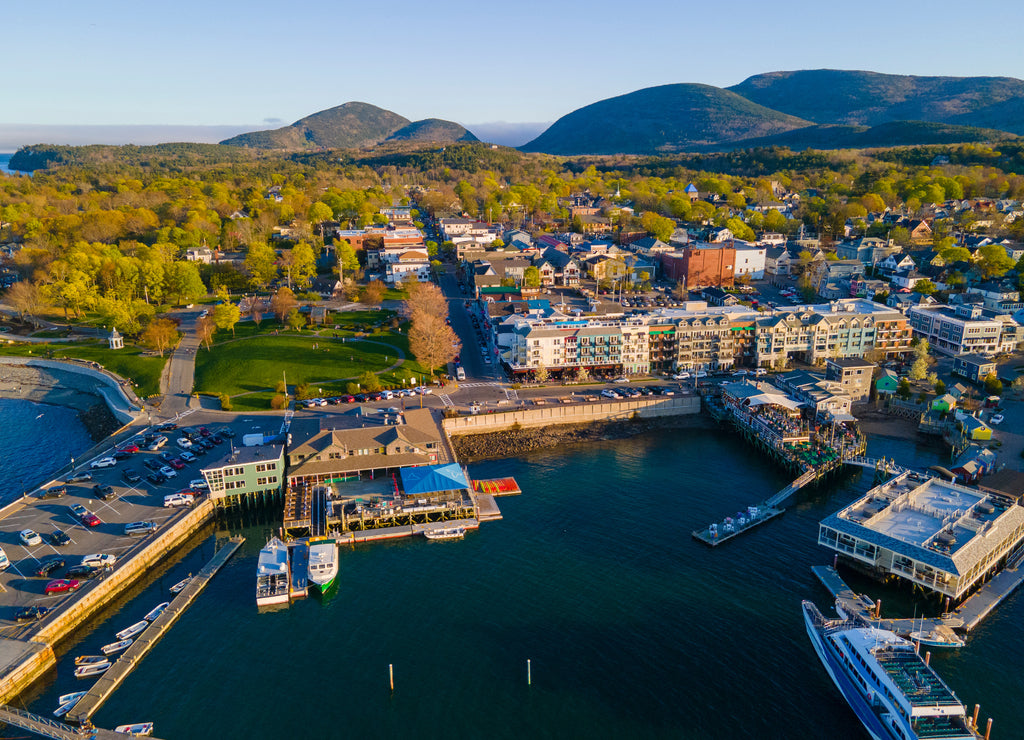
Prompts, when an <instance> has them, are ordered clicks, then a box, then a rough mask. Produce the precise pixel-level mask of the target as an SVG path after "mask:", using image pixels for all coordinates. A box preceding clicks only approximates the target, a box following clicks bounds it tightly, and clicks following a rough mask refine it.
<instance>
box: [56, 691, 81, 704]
mask: <svg viewBox="0 0 1024 740" xmlns="http://www.w3.org/2000/svg"><path fill="white" fill-rule="evenodd" d="M86 693H87V692H85V691H72V692H71V693H70V694H61V695H60V696H59V697H58V698H57V703H58V704H67V703H68V702H72V701H78V700H79V699H81V698H82V697H83V696H85V695H86Z"/></svg>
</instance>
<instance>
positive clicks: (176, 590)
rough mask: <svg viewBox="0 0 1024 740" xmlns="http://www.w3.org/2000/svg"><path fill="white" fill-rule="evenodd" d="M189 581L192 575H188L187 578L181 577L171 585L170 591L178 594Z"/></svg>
mask: <svg viewBox="0 0 1024 740" xmlns="http://www.w3.org/2000/svg"><path fill="white" fill-rule="evenodd" d="M191 581H192V576H189V577H188V578H183V579H182V580H180V581H178V582H177V583H175V584H174V585H173V586H171V593H172V594H180V593H181V592H182V591H184V590H185V586H187V585H188V584H189V583H190V582H191Z"/></svg>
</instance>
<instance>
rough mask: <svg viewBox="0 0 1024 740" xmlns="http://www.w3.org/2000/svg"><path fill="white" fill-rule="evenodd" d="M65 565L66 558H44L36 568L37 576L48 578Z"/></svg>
mask: <svg viewBox="0 0 1024 740" xmlns="http://www.w3.org/2000/svg"><path fill="white" fill-rule="evenodd" d="M63 567H64V560H63V559H62V558H53V559H52V560H44V561H43V562H41V563H40V564H39V567H38V568H36V576H38V577H39V578H47V577H49V576H51V575H53V574H54V573H55V572H56V571H58V570H60V569H61V568H63Z"/></svg>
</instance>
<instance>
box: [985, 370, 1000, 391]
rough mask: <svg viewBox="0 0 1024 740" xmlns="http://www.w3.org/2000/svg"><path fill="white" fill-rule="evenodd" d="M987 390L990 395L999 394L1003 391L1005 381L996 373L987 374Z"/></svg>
mask: <svg viewBox="0 0 1024 740" xmlns="http://www.w3.org/2000/svg"><path fill="white" fill-rule="evenodd" d="M985 392H986V393H987V394H989V395H990V396H998V395H999V394H1000V393H1002V392H1003V381H1001V380H1000V379H999V377H998V376H997V375H996V374H995V373H989V374H988V375H986V376H985Z"/></svg>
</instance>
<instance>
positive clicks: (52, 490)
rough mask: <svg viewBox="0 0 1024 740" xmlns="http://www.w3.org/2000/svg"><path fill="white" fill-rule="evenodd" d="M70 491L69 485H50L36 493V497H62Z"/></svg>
mask: <svg viewBox="0 0 1024 740" xmlns="http://www.w3.org/2000/svg"><path fill="white" fill-rule="evenodd" d="M67 493H68V487H67V486H50V487H49V488H46V489H44V490H42V491H40V492H39V493H37V494H36V498H62V497H63V496H66V495H67Z"/></svg>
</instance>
